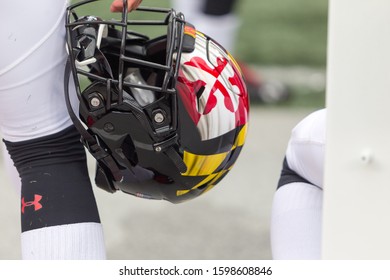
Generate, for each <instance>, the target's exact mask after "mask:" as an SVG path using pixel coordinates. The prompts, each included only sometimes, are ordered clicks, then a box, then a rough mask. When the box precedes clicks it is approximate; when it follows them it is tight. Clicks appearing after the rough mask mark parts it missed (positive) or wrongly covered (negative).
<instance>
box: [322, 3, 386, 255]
mask: <svg viewBox="0 0 390 280" xmlns="http://www.w3.org/2000/svg"><path fill="white" fill-rule="evenodd" d="M327 70H328V72H327V99H326V102H327V108H328V115H327V127H326V129H327V139H326V141H327V146H326V154H325V177H324V185H325V187H324V216H323V243H322V252H323V258H324V259H390V1H389V0H369V1H368V0H355V1H351V0H330V3H329V30H328V65H327Z"/></svg>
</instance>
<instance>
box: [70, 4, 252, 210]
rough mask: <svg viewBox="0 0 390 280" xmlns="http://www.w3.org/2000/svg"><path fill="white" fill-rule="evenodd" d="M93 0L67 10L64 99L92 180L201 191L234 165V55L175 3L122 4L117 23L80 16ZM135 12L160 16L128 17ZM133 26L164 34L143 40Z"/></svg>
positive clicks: (242, 127) (240, 87) (243, 95)
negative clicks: (130, 7) (74, 100)
mask: <svg viewBox="0 0 390 280" xmlns="http://www.w3.org/2000/svg"><path fill="white" fill-rule="evenodd" d="M95 1H96V0H88V1H83V2H80V3H77V4H74V5H71V6H69V7H68V9H67V16H66V30H67V34H66V36H67V49H68V53H69V59H68V63H67V67H66V73H65V95H66V101H67V106H68V111H69V114H70V116H71V118H72V120H73V122H74V124H75V126H76V128H77V129H78V130H79V132H80V134H81V136H82V141H83V143H84V145H85V146H86V148H87V149H88V150H89V152H90V153H91V155H92V156H93V157H94V158H95V159H96V160H97V170H96V178H95V182H96V185H97V186H99V187H101V188H103V189H104V190H106V191H109V192H112V193H113V192H115V191H117V190H121V191H122V192H125V193H128V194H131V195H134V196H137V197H142V198H149V199H164V200H168V201H170V202H173V203H178V202H182V201H186V200H189V199H192V198H195V197H197V196H199V195H200V194H203V193H205V192H206V191H208V190H210V189H211V188H212V187H213V186H215V185H216V184H217V183H218V182H219V181H220V180H221V179H222V178H223V177H224V176H225V175H226V174H227V173H228V172H229V170H230V169H231V168H232V167H233V164H234V163H235V162H236V160H237V157H238V155H239V154H240V152H241V149H242V147H243V145H244V142H245V138H246V132H247V126H248V115H249V100H248V94H247V90H246V86H245V83H244V80H243V77H242V75H241V72H240V69H239V67H238V66H237V64H236V62H235V60H234V59H233V57H232V56H231V55H230V54H229V53H228V52H227V51H226V50H225V49H224V48H223V47H222V46H220V45H219V44H218V43H217V42H215V41H214V40H213V39H212V38H209V37H208V36H207V35H205V34H203V33H202V32H200V31H198V30H196V29H195V28H194V26H192V25H191V24H190V23H187V22H186V21H185V19H184V16H183V14H181V13H178V12H176V11H175V10H173V9H162V8H147V7H139V8H138V9H137V11H133V12H132V13H130V14H128V11H127V1H126V0H125V1H124V8H123V12H122V15H121V19H119V20H104V19H102V18H101V17H97V16H92V15H87V16H85V15H84V16H82V17H79V16H78V14H77V13H78V11H77V10H78V8H79V7H81V6H84V5H92V4H93V2H95ZM137 13H145V14H147V15H149V16H150V15H159V16H162V19H154V18H153V17H152V19H145V17H146V15H145V17H142V18H143V19H130V17H132V16H133V15H136V14H137ZM138 26H160V27H161V26H162V27H163V29H164V30H165V31H164V34H163V35H161V36H157V37H154V38H150V36H146V35H145V34H143V33H140V32H135V31H133V28H135V27H138ZM70 76H72V77H73V79H72V80H73V81H74V86H75V89H76V93H77V97H78V100H79V113H78V114H76V113H75V112H74V110H73V109H72V104H71V102H70V97H69V90H70V88H69V83H70V78H69V77H70ZM72 86H73V85H72Z"/></svg>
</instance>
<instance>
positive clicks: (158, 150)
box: [154, 146, 162, 152]
mask: <svg viewBox="0 0 390 280" xmlns="http://www.w3.org/2000/svg"><path fill="white" fill-rule="evenodd" d="M154 150H155V151H156V152H161V150H162V149H161V147H160V146H157V147H156V148H154Z"/></svg>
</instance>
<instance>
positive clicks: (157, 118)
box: [154, 112, 165, 123]
mask: <svg viewBox="0 0 390 280" xmlns="http://www.w3.org/2000/svg"><path fill="white" fill-rule="evenodd" d="M164 119H165V118H164V115H163V114H162V113H160V112H158V113H156V114H155V115H154V121H155V122H156V123H162V122H163V121H164Z"/></svg>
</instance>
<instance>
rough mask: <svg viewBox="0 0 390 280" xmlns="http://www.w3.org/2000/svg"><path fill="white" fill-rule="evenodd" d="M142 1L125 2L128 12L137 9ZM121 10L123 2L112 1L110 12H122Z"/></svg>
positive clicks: (121, 0) (129, 0) (130, 0)
mask: <svg viewBox="0 0 390 280" xmlns="http://www.w3.org/2000/svg"><path fill="white" fill-rule="evenodd" d="M141 2H142V0H127V6H128V11H129V12H131V11H132V10H135V9H137V7H138V6H139V5H140V4H141ZM122 9H123V0H114V1H112V4H111V7H110V10H111V12H122Z"/></svg>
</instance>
